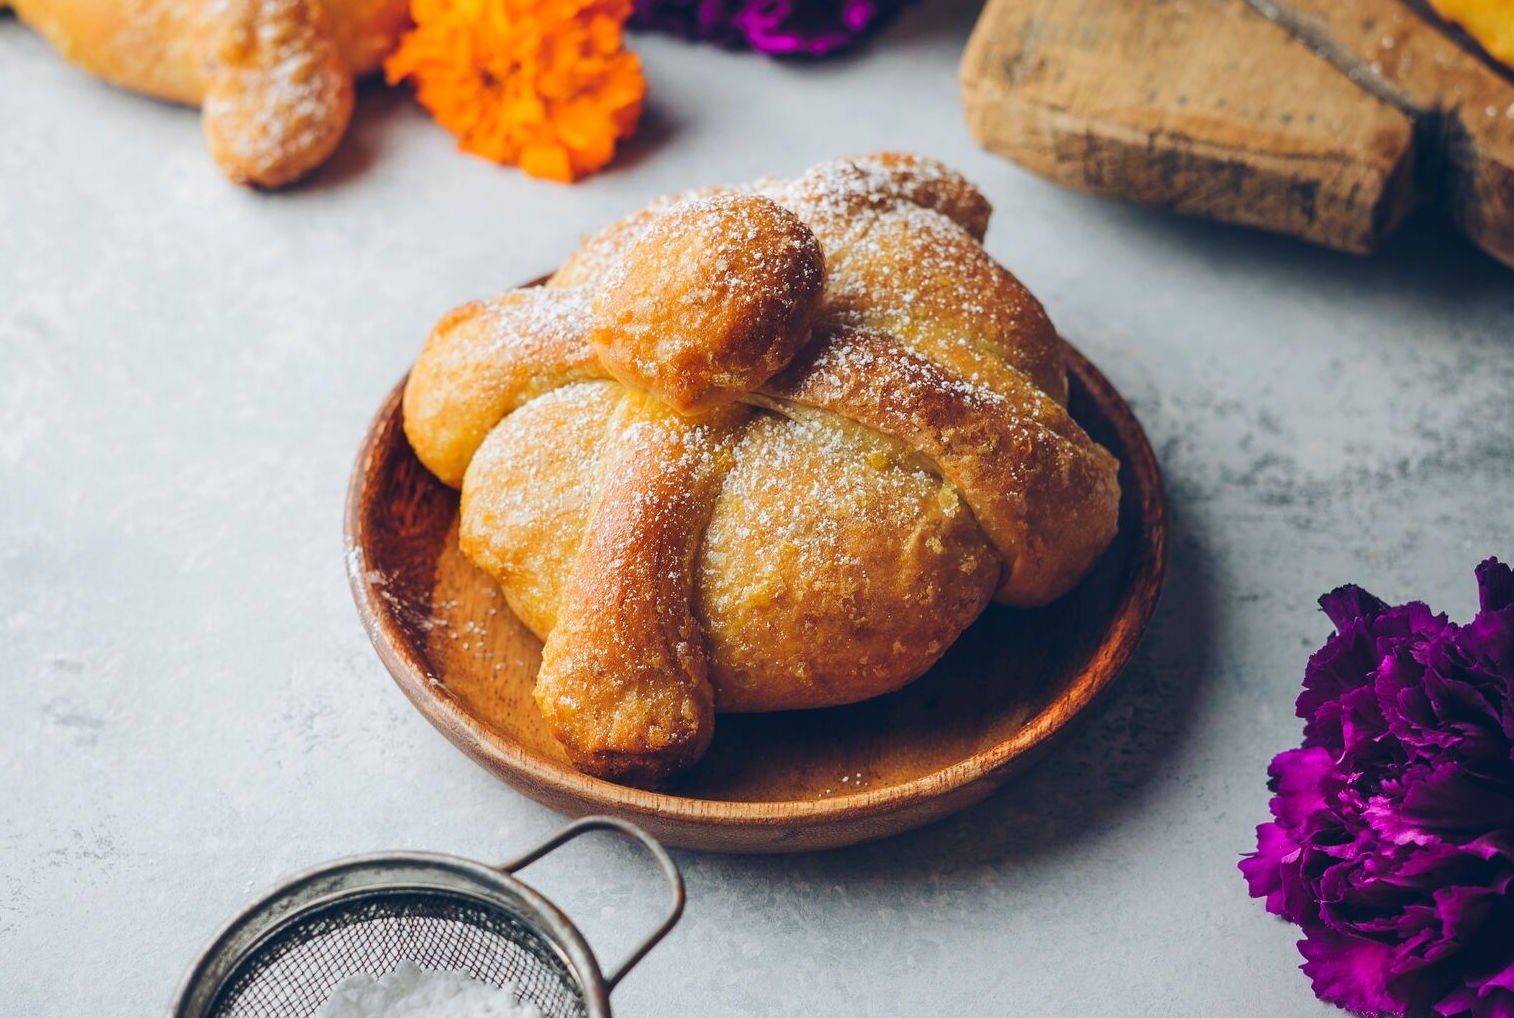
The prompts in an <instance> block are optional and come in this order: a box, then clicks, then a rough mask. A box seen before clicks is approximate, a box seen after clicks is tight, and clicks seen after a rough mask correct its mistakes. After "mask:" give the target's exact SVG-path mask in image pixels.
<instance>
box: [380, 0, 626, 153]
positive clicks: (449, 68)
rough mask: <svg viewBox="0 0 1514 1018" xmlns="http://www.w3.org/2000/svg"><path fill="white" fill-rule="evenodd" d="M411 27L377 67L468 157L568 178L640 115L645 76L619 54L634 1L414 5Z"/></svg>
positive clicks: (459, 0)
mask: <svg viewBox="0 0 1514 1018" xmlns="http://www.w3.org/2000/svg"><path fill="white" fill-rule="evenodd" d="M410 10H411V16H412V17H413V19H414V21H415V27H414V28H413V29H412V30H411V31H410V32H409V33H408V34H407V35H406V36H405V38H404V39H403V40H402V41H401V43H400V45H399V47H398V48H397V49H396V50H395V51H394V53H392V54H391V55H390V57H389V59H388V60H387V61H385V64H384V75H385V77H386V78H387V79H388V81H389V82H390V84H397V83H398V82H400V81H403V80H406V79H408V80H410V81H411V83H412V84H413V85H414V86H415V91H416V98H417V100H418V101H419V102H420V104H421V105H422V106H424V107H425V108H426V109H427V110H429V111H430V112H431V115H432V116H433V117H435V118H436V120H437V122H438V123H440V124H441V125H442V126H443V127H445V128H446V129H447V130H449V131H451V132H452V133H453V134H454V135H456V136H457V138H458V146H459V147H460V148H462V149H464V150H465V151H468V152H472V153H475V154H477V155H480V156H483V157H484V158H486V159H492V160H494V161H496V162H500V163H518V164H519V165H520V167H521V169H522V170H524V171H525V172H526V173H528V174H530V175H531V176H533V177H543V178H546V179H549V180H561V181H571V180H574V179H576V178H577V177H580V176H582V175H584V174H586V173H591V172H593V171H595V170H598V169H601V168H602V167H604V166H605V165H606V164H608V163H609V161H610V160H611V159H612V158H613V157H614V155H615V145H616V142H617V141H619V140H620V139H622V138H626V137H629V136H630V134H631V133H632V132H633V131H634V130H635V128H636V123H637V121H638V120H639V119H640V116H641V107H642V101H643V99H644V97H645V95H646V78H645V76H644V75H643V74H642V71H641V62H640V60H638V59H637V57H636V55H635V54H633V53H630V52H628V51H626V50H625V48H624V26H625V21H626V19H627V18H628V17H629V16H630V14H631V0H411V4H410Z"/></svg>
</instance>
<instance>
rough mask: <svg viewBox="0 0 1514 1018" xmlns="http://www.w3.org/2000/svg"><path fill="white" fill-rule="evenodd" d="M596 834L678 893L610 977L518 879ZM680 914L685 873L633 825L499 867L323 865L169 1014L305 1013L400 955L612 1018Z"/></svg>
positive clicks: (580, 827) (431, 859)
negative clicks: (635, 856)
mask: <svg viewBox="0 0 1514 1018" xmlns="http://www.w3.org/2000/svg"><path fill="white" fill-rule="evenodd" d="M588 831H613V832H615V833H618V834H621V835H623V836H625V837H627V838H632V839H634V840H636V841H639V842H641V844H642V845H643V846H645V847H646V849H647V851H648V852H650V853H651V854H652V856H653V858H654V859H656V860H657V862H658V864H659V865H660V866H661V867H662V872H663V875H664V876H665V877H666V878H667V880H668V884H669V885H670V886H671V889H672V892H673V893H672V907H671V908H670V909H669V910H668V914H667V916H666V918H664V919H663V921H662V923H661V924H660V925H659V926H658V927H657V929H655V930H653V931H652V933H651V934H650V935H648V936H647V937H646V938H645V939H644V940H642V942H641V943H640V944H638V945H637V946H636V948H635V949H634V950H632V951H631V954H630V956H629V957H628V958H626V960H625V961H624V962H622V963H621V964H620V965H619V967H617V968H616V969H615V970H614V971H612V972H611V973H610V974H609V976H604V975H601V973H600V970H599V963H598V962H597V961H596V960H595V958H594V952H593V951H591V950H590V949H589V945H588V943H587V942H586V941H585V940H584V938H583V934H581V933H579V932H578V929H577V927H575V926H574V925H573V923H572V922H570V921H569V920H568V917H567V916H565V915H563V913H562V912H560V911H559V910H558V909H557V907H556V906H555V905H553V904H552V903H551V902H550V901H548V900H547V899H546V898H544V897H542V896H541V895H540V894H538V893H537V892H536V891H534V890H532V889H531V888H530V887H528V886H527V885H526V884H524V883H522V882H521V881H519V880H517V879H516V878H515V876H514V874H515V873H516V871H518V870H521V869H524V868H525V867H527V866H529V865H531V864H532V863H533V862H536V861H537V860H538V859H540V858H541V857H542V856H544V855H546V854H548V853H549V852H551V851H553V850H554V849H556V848H558V847H560V846H561V845H563V844H564V843H565V842H568V841H571V840H572V839H574V838H576V837H578V836H579V835H580V834H584V833H586V832H588ZM682 914H683V878H682V877H681V876H680V875H679V872H678V867H677V865H676V864H675V863H674V862H673V860H672V859H671V858H670V857H669V856H668V853H667V852H666V851H665V850H664V849H663V847H662V846H661V845H659V844H658V843H657V842H656V841H654V840H653V839H652V838H651V836H650V835H648V834H647V833H646V832H644V831H643V830H641V829H640V828H639V827H637V826H635V825H634V824H630V823H627V822H625V821H624V820H617V819H614V818H612V817H585V818H584V819H582V820H579V821H577V822H576V823H573V824H570V825H568V826H567V827H565V828H563V829H562V830H561V831H559V832H558V833H557V834H555V835H554V836H553V837H551V838H550V839H548V840H547V841H546V842H545V843H543V844H542V845H540V846H538V847H537V848H535V849H533V850H531V851H530V852H527V853H526V854H525V855H523V856H521V857H520V858H518V859H514V860H512V861H510V862H507V863H505V864H503V865H501V866H486V865H483V864H482V863H476V862H472V861H470V860H467V859H460V858H458V857H457V856H451V855H438V854H433V853H427V852H386V853H383V854H380V855H366V856H358V857H356V858H352V859H343V860H339V861H337V862H333V863H328V864H327V865H325V866H321V867H319V868H317V869H313V870H310V871H308V872H306V873H303V874H301V875H299V876H297V877H295V878H294V879H292V880H290V881H289V882H288V883H285V884H284V885H283V886H281V887H279V888H278V889H276V890H275V891H273V893H271V894H269V895H268V896H267V897H265V898H263V899H262V900H260V901H257V902H255V903H253V904H252V905H251V906H249V907H248V908H247V909H246V910H245V911H243V912H242V914H241V915H239V916H237V917H236V918H235V919H233V920H232V921H231V922H230V924H228V925H227V927H226V928H225V929H224V930H222V931H221V933H220V934H219V935H218V936H217V937H216V938H215V939H214V940H213V941H211V943H210V946H209V947H207V948H206V949H205V951H204V952H203V953H202V954H201V955H200V958H199V960H198V961H196V962H195V965H194V967H193V968H192V969H191V970H190V972H189V975H188V976H187V977H185V980H184V984H183V986H182V987H181V988H180V990H179V995H178V998H177V1000H176V1002H175V1003H174V1005H173V1008H172V1010H171V1011H170V1012H169V1014H170V1018H310V1016H312V1015H314V1014H315V1013H316V1011H317V1010H319V1009H320V1007H321V1005H322V1004H323V1003H325V1001H326V999H327V998H328V997H329V996H330V995H331V991H332V989H333V988H334V987H335V986H336V985H337V983H339V982H341V981H342V980H343V979H346V978H347V977H348V976H351V975H355V974H357V973H368V974H369V975H373V976H381V975H383V974H385V973H387V972H389V971H391V970H392V969H393V968H394V967H395V966H396V965H397V964H399V963H400V962H401V961H410V962H414V963H415V964H417V965H419V966H421V967H422V968H426V969H432V970H453V969H461V970H463V971H465V972H467V973H468V974H469V975H471V976H473V977H474V978H475V979H482V980H484V981H487V982H490V983H493V984H494V985H495V986H502V985H504V984H505V983H506V982H509V983H511V984H513V985H514V986H515V988H516V990H517V992H519V994H520V996H521V998H522V999H523V1000H526V1001H529V1002H531V1003H533V1004H535V1005H536V1006H537V1007H538V1008H540V1009H541V1012H542V1014H543V1015H545V1016H546V1018H609V1015H610V991H611V990H613V989H614V988H615V984H617V983H618V982H620V980H621V979H623V978H624V977H625V975H626V973H627V972H629V971H631V968H632V967H633V966H634V965H635V964H636V963H637V962H639V961H640V960H641V959H642V958H643V957H644V956H645V955H646V953H647V952H648V951H650V950H651V949H652V948H653V947H654V946H655V945H656V944H657V942H658V941H659V940H661V939H662V938H663V937H664V936H665V935H666V934H667V932H668V931H669V930H670V929H672V928H673V924H674V923H676V922H678V917H679V916H680V915H682Z"/></svg>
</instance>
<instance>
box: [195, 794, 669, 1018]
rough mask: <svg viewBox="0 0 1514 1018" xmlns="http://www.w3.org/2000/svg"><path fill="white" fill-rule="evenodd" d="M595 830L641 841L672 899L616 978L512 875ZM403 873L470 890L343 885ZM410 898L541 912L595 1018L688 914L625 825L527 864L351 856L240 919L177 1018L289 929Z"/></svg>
mask: <svg viewBox="0 0 1514 1018" xmlns="http://www.w3.org/2000/svg"><path fill="white" fill-rule="evenodd" d="M593 830H608V831H613V832H615V833H618V834H621V835H623V836H625V837H628V838H631V839H633V840H635V841H639V842H640V843H641V844H642V845H643V847H645V848H646V849H647V850H648V851H649V852H650V853H651V854H652V856H653V858H654V859H655V860H656V861H657V862H658V864H659V865H660V867H661V869H662V871H663V875H664V876H665V877H666V878H667V880H668V883H669V885H670V887H671V889H672V892H673V893H672V907H671V908H670V910H669V912H668V914H667V915H666V916H665V917H664V919H663V921H662V922H661V923H660V924H659V925H658V927H657V928H656V929H655V930H653V931H652V932H651V933H650V934H648V935H647V936H646V937H645V938H644V939H643V940H642V941H641V942H640V943H639V944H638V945H637V946H636V947H635V948H634V949H633V950H632V952H631V953H630V955H629V956H628V957H627V958H626V960H625V961H624V962H622V963H621V964H620V965H619V966H617V968H616V969H615V971H614V972H612V973H611V975H610V977H609V978H608V979H607V978H605V976H604V975H603V973H602V971H601V970H600V967H599V961H598V959H597V958H596V957H595V955H594V951H593V949H592V948H591V947H590V946H589V944H588V941H587V940H585V939H584V936H583V934H582V933H581V932H579V929H578V927H577V926H575V925H574V923H573V921H572V920H571V919H569V918H568V917H567V915H566V914H564V913H563V911H562V910H561V909H559V908H558V907H557V906H556V905H554V904H553V903H552V902H551V901H550V900H549V899H548V898H546V897H545V896H544V895H542V894H541V893H540V892H539V891H537V890H536V889H534V888H533V887H531V886H530V885H529V884H527V883H525V882H524V881H523V880H520V879H519V878H517V877H516V876H514V874H515V873H516V872H517V871H519V870H522V869H524V868H526V867H527V866H530V865H531V864H532V863H534V862H536V861H537V860H539V859H541V858H542V857H543V856H545V855H547V854H549V853H551V852H552V851H554V850H555V849H557V848H558V847H560V846H561V845H563V844H564V843H565V842H567V841H570V840H572V839H573V838H576V837H578V836H579V835H581V834H584V833H587V832H589V831H593ZM404 867H410V868H411V869H413V870H415V871H417V872H418V873H429V874H432V876H433V877H434V878H439V877H440V876H441V875H450V876H452V877H453V878H455V880H457V881H460V882H461V884H462V886H459V883H457V882H454V883H447V882H446V881H443V880H441V879H433V880H431V881H427V880H424V879H419V878H416V877H411V878H409V879H408V880H406V881H404V882H400V881H390V882H388V883H384V882H382V881H370V882H368V883H359V884H356V885H352V884H347V883H345V882H344V880H347V879H352V878H353V877H358V876H361V875H364V874H368V875H370V876H378V875H382V874H388V875H390V876H391V877H392V876H394V875H395V874H396V872H397V871H398V870H400V869H402V868H404ZM405 891H412V892H414V891H418V892H431V893H437V894H444V895H450V896H455V897H461V898H468V897H470V896H471V897H475V898H477V899H480V900H482V901H485V902H487V903H488V904H490V905H492V906H494V907H496V908H501V909H503V910H504V911H506V912H520V913H522V914H525V915H530V914H531V913H534V915H535V917H538V918H539V919H540V920H542V925H543V926H544V927H545V932H546V933H547V934H548V936H546V937H544V938H543V939H544V940H546V942H547V944H548V946H549V947H550V948H551V949H552V951H553V953H554V954H556V955H557V956H558V959H559V961H561V962H562V964H563V966H564V967H565V968H566V970H567V971H568V972H569V974H571V975H572V976H573V977H575V978H576V980H577V982H578V988H579V989H581V990H582V993H583V1001H584V1006H585V1007H586V1008H587V1014H588V1016H589V1018H609V1016H610V1000H609V995H610V991H611V990H612V989H614V987H615V986H616V984H618V983H619V982H620V980H621V979H623V978H624V977H625V975H626V974H627V973H629V972H630V971H631V969H632V968H633V967H634V966H635V965H636V964H637V962H639V961H640V960H641V959H642V958H643V957H645V955H646V953H647V952H648V951H650V950H651V949H652V948H653V947H654V946H656V944H657V942H658V941H660V940H661V939H662V938H663V937H664V936H666V935H667V932H668V931H669V930H670V929H672V927H673V926H674V925H675V924H676V923H677V922H678V919H679V918H680V916H681V915H682V913H683V904H684V888H683V879H682V875H681V874H680V873H679V871H678V867H677V864H676V863H674V862H673V860H672V858H671V857H670V856H669V855H668V854H667V850H666V849H664V848H663V847H662V845H660V844H659V843H658V842H657V841H656V840H655V839H653V838H652V837H651V836H650V835H648V834H647V833H646V832H645V831H643V830H641V828H639V827H637V826H636V825H635V824H632V823H629V822H628V821H625V820H621V819H619V818H617V817H601V816H593V817H584V818H583V819H581V820H578V821H576V822H575V823H572V824H570V825H568V826H567V827H565V828H563V829H562V830H561V831H559V832H558V833H557V834H556V835H554V836H553V837H551V838H549V839H548V840H547V841H545V842H544V843H542V844H541V845H539V846H538V847H536V848H535V849H533V850H532V851H530V852H527V853H526V854H525V855H522V856H520V857H518V858H516V859H513V860H511V861H509V862H506V863H503V864H500V865H498V866H490V865H488V864H485V863H481V862H477V861H476V860H473V859H468V858H465V857H463V856H458V855H452V854H449V853H442V852H417V851H396V852H371V853H366V854H362V855H354V856H347V857H344V858H340V859H335V860H332V861H330V862H326V863H322V864H320V865H318V866H313V867H311V868H309V869H306V870H303V871H300V872H298V873H296V874H295V875H294V876H292V877H290V878H288V879H287V880H285V881H283V882H281V883H280V884H279V885H278V886H277V887H275V888H273V889H272V890H271V891H269V892H268V893H267V894H264V895H262V896H261V897H259V898H257V899H256V900H254V901H252V902H251V903H250V904H248V905H247V906H245V907H244V908H242V909H241V910H240V911H239V912H238V913H237V914H236V915H235V916H233V917H232V918H231V919H230V920H229V921H228V922H227V923H226V924H225V925H224V926H223V927H222V928H221V930H220V931H219V932H218V933H217V934H216V935H215V936H214V937H213V938H212V939H211V940H210V942H209V943H208V944H207V945H206V946H205V947H204V949H203V950H201V952H200V954H199V955H198V956H197V957H196V959H195V961H194V963H193V964H192V965H191V966H190V969H189V971H188V973H186V975H185V976H184V979H183V980H182V981H181V982H180V984H179V988H178V992H177V993H176V994H175V995H174V1002H173V1004H172V1005H171V1007H170V1009H169V1012H168V1015H169V1018H203V1016H204V1015H206V1014H207V1013H209V1008H210V1007H211V1006H212V1005H214V1004H215V1003H216V1002H217V1000H218V998H219V996H220V994H221V993H222V992H223V990H224V989H225V988H226V986H227V985H228V984H229V982H230V981H231V979H232V978H233V977H234V976H235V975H236V974H237V973H238V972H239V971H240V969H241V967H242V965H243V964H244V963H245V962H246V961H247V960H248V959H250V958H252V957H254V956H255V955H256V954H257V952H258V951H259V950H261V949H262V948H263V947H265V946H266V945H267V944H268V943H269V942H270V941H271V940H272V939H274V938H276V937H278V936H279V935H281V934H282V933H283V932H284V931H286V930H288V928H289V927H290V926H292V925H294V924H296V923H300V922H303V921H306V920H307V919H309V918H311V917H313V916H314V915H316V914H318V913H320V912H322V911H325V910H327V909H331V908H333V907H335V906H337V905H340V904H345V903H349V902H352V901H354V900H359V899H362V898H370V897H381V896H382V895H383V894H384V893H386V892H388V893H396V892H405Z"/></svg>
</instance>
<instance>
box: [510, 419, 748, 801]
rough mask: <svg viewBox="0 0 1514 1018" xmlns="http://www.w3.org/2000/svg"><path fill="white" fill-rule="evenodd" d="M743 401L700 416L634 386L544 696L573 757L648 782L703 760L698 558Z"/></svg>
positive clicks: (705, 678) (709, 718) (704, 671)
mask: <svg viewBox="0 0 1514 1018" xmlns="http://www.w3.org/2000/svg"><path fill="white" fill-rule="evenodd" d="M748 413H750V410H748V409H747V408H745V407H741V406H735V407H728V408H726V409H724V410H722V411H720V412H718V413H716V414H714V415H711V416H709V417H705V418H702V419H699V420H697V421H694V420H690V419H688V418H685V417H681V416H680V415H679V414H677V413H676V412H675V411H673V410H672V409H670V408H669V407H668V406H667V405H666V404H664V403H662V402H661V401H659V400H658V399H656V398H655V397H652V396H648V395H645V394H641V393H635V392H628V393H627V395H626V396H625V398H624V400H623V402H622V404H621V408H620V415H621V419H620V420H619V421H616V422H612V424H611V426H610V427H609V428H608V430H607V434H609V435H611V436H613V437H612V438H610V439H609V441H611V442H613V443H614V448H613V449H610V450H607V451H606V453H607V454H606V455H605V458H604V463H605V464H606V466H605V474H604V476H603V479H602V481H601V485H600V489H599V492H598V494H597V496H596V508H595V509H594V510H593V511H592V512H591V513H590V515H589V520H590V522H589V527H588V530H587V531H586V532H585V534H584V537H583V543H582V544H581V545H580V546H579V551H578V557H577V559H576V561H575V563H574V566H573V572H572V575H571V576H570V577H569V579H568V581H567V584H566V585H565V587H564V589H563V595H562V600H561V602H560V604H559V608H558V616H557V626H556V628H554V629H553V630H552V632H551V634H550V635H549V636H548V637H547V641H546V644H545V646H544V647H543V648H542V661H541V671H540V672H539V673H538V675H537V680H536V702H537V704H538V706H540V708H541V711H542V713H543V714H544V715H545V716H546V719H547V724H548V725H549V727H550V728H551V729H552V733H553V734H554V735H555V736H556V737H557V739H558V741H559V742H560V743H561V744H562V745H563V748H564V749H565V750H566V751H567V753H568V756H569V757H570V758H571V759H572V760H573V762H574V764H575V765H576V766H578V767H580V768H581V769H583V770H586V771H588V772H589V773H591V774H598V775H601V776H604V777H609V778H613V779H615V780H620V781H627V782H633V783H637V784H651V783H655V782H656V781H658V780H660V779H662V778H663V777H665V776H667V775H668V774H670V773H672V772H673V771H675V770H679V769H681V768H683V767H686V766H688V765H689V764H691V763H693V762H694V761H695V760H697V759H698V758H699V757H700V756H701V755H702V754H703V753H704V751H705V749H706V747H708V746H709V743H710V738H711V736H712V735H713V733H714V725H715V701H714V692H713V690H712V688H711V686H710V681H709V667H708V663H707V661H706V657H705V647H704V636H703V634H702V633H701V632H700V630H699V626H698V623H697V622H696V621H695V619H694V614H693V608H692V604H693V583H694V561H695V556H696V554H697V553H698V550H699V544H700V541H701V540H702V539H703V536H704V531H705V527H706V526H707V524H708V522H709V516H710V512H711V510H712V508H713V506H714V501H715V497H716V495H717V494H718V493H719V491H720V486H721V483H722V481H723V479H724V477H725V474H726V473H727V471H728V470H729V469H730V466H731V462H732V457H731V445H732V440H733V437H734V435H735V432H736V430H737V428H738V426H739V423H740V422H741V420H743V419H744V417H745V415H746V414H748Z"/></svg>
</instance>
